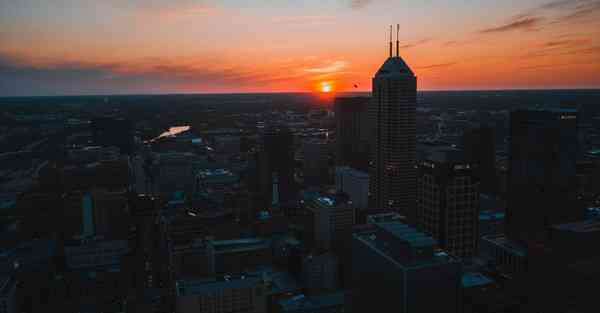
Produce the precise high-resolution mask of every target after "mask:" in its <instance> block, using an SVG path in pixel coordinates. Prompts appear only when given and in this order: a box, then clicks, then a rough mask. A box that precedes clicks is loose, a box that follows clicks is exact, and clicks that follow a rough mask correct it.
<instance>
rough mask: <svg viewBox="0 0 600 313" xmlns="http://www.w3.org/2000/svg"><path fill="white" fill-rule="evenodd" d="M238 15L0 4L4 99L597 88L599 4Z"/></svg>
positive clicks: (280, 10)
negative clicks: (398, 61)
mask: <svg viewBox="0 0 600 313" xmlns="http://www.w3.org/2000/svg"><path fill="white" fill-rule="evenodd" d="M239 2H240V1H234V0H223V1H209V0H206V1H198V0H172V1H162V0H144V1H142V0H129V1H125V0H123V1H119V0H106V1H92V0H77V1H75V0H56V1H42V0H22V1H16V2H15V1H11V0H0V43H1V45H0V96H2V95H52V94H90V93H91V94H94V93H146V92H147V93H171V92H265V91H266V92H270V91H315V90H319V89H321V88H322V86H323V82H327V84H328V85H329V86H331V88H332V89H334V90H335V91H352V90H363V91H364V90H370V88H371V82H370V81H371V78H372V76H373V74H374V73H375V71H376V70H377V68H378V67H379V65H380V64H381V63H382V62H383V61H384V60H385V58H386V57H387V39H386V37H387V31H386V30H387V27H388V25H389V24H392V23H394V24H395V23H400V27H401V32H400V41H401V49H400V50H401V55H402V56H403V57H404V59H405V60H406V61H407V63H408V64H409V65H410V66H411V67H412V69H413V70H414V71H415V73H416V74H417V76H418V78H419V89H421V90H431V89H512V88H598V87H600V1H598V0H557V1H552V0H528V1H516V0H505V1H501V2H499V1H492V0H483V1H477V3H472V2H467V1H462V0H461V1H451V0H432V1H400V0H398V1H392V0H390V1H384V0H380V1H377V0H371V1H367V0H354V1H353V0H322V1H316V0H306V1H302V2H300V3H297V2H295V3H294V4H290V3H285V2H282V1H272V0H262V1H261V0H256V1H244V4H243V5H240V4H239ZM421 2H422V3H421ZM524 2H526V3H524ZM354 85H357V86H358V88H355V87H354Z"/></svg>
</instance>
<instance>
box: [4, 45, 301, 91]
mask: <svg viewBox="0 0 600 313" xmlns="http://www.w3.org/2000/svg"><path fill="white" fill-rule="evenodd" d="M223 64H226V62H224V61H223V60H220V61H219V60H216V61H215V60H205V61H201V60H190V61H182V62H181V61H178V63H177V62H170V61H167V60H158V61H157V60H140V61H138V62H134V63H118V62H115V63H91V62H77V61H62V62H59V61H53V62H48V61H44V62H37V61H36V60H30V59H29V58H26V57H24V56H20V55H10V54H7V53H1V52H0V96H20V95H60V94H109V93H114V92H115V91H117V92H120V93H153V92H165V91H168V92H181V91H186V92H189V91H194V92H207V91H213V90H226V89H228V88H229V89H237V88H244V87H247V86H257V84H268V83H276V82H282V81H287V80H290V79H294V78H296V77H299V76H300V74H298V73H294V72H293V71H289V72H285V73H286V74H284V75H273V74H272V72H269V71H264V70H256V69H253V68H246V67H243V66H237V65H223ZM287 73H290V74H287ZM303 75H305V76H306V75H307V74H303Z"/></svg>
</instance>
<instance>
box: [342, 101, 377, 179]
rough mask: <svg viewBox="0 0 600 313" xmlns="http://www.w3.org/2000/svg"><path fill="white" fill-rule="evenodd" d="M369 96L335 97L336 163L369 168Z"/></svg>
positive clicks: (359, 168)
mask: <svg viewBox="0 0 600 313" xmlns="http://www.w3.org/2000/svg"><path fill="white" fill-rule="evenodd" d="M370 100H371V98H369V97H338V98H335V104H334V111H335V120H336V165H337V166H350V167H352V168H355V169H358V170H362V171H367V170H368V168H369V149H370V148H369V134H370V132H369V124H368V123H369V119H368V114H367V109H368V105H369V101H370Z"/></svg>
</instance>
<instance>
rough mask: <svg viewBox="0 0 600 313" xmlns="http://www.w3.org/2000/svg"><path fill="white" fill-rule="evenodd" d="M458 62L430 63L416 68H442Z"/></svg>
mask: <svg viewBox="0 0 600 313" xmlns="http://www.w3.org/2000/svg"><path fill="white" fill-rule="evenodd" d="M456 64H458V62H447V63H439V64H430V65H423V66H417V67H416V69H420V70H426V69H433V68H444V67H450V66H453V65H456Z"/></svg>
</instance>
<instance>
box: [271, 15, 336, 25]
mask: <svg viewBox="0 0 600 313" xmlns="http://www.w3.org/2000/svg"><path fill="white" fill-rule="evenodd" d="M271 21H272V22H273V23H275V24H320V23H328V22H333V21H335V17H333V16H327V15H295V16H277V17H274V18H272V19H271Z"/></svg>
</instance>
